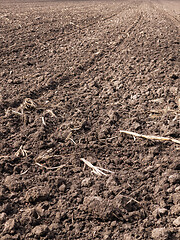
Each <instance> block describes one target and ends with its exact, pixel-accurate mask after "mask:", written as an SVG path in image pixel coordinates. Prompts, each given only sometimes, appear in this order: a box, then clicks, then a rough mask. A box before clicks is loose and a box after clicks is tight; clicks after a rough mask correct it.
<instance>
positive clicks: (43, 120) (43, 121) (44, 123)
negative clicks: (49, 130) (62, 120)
mask: <svg viewBox="0 0 180 240" xmlns="http://www.w3.org/2000/svg"><path fill="white" fill-rule="evenodd" d="M41 119H42V124H43V125H44V126H46V122H45V119H44V117H41Z"/></svg>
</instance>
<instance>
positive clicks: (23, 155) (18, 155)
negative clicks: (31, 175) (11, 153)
mask: <svg viewBox="0 0 180 240" xmlns="http://www.w3.org/2000/svg"><path fill="white" fill-rule="evenodd" d="M27 152H28V151H27V150H25V149H23V146H22V145H21V146H20V148H19V150H18V151H17V152H16V153H15V156H16V157H21V156H22V157H27Z"/></svg>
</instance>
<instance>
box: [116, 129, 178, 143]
mask: <svg viewBox="0 0 180 240" xmlns="http://www.w3.org/2000/svg"><path fill="white" fill-rule="evenodd" d="M120 133H126V134H129V135H132V136H134V137H142V138H146V139H150V140H158V141H171V142H174V143H177V144H180V141H179V140H177V139H174V138H169V137H160V136H152V135H143V134H139V133H135V132H130V131H125V130H120Z"/></svg>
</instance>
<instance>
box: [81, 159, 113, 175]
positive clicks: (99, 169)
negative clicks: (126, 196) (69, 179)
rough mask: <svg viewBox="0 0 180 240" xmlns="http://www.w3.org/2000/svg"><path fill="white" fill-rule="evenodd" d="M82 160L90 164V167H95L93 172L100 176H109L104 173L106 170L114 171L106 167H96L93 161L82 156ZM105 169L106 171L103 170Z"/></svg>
mask: <svg viewBox="0 0 180 240" xmlns="http://www.w3.org/2000/svg"><path fill="white" fill-rule="evenodd" d="M81 161H83V162H84V163H85V164H86V165H88V167H90V168H92V169H93V171H92V172H93V173H95V174H96V175H99V176H101V175H104V176H107V174H106V173H104V172H109V173H113V172H112V171H110V170H106V169H104V168H100V167H96V166H94V165H92V163H90V162H89V161H87V160H86V159H84V158H81ZM103 171H104V172H103Z"/></svg>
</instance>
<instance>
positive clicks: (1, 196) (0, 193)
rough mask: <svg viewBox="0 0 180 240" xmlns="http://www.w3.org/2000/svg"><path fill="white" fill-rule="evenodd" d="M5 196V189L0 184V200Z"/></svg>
mask: <svg viewBox="0 0 180 240" xmlns="http://www.w3.org/2000/svg"><path fill="white" fill-rule="evenodd" d="M4 198H5V189H4V187H3V186H0V201H1V200H3V199H4Z"/></svg>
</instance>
